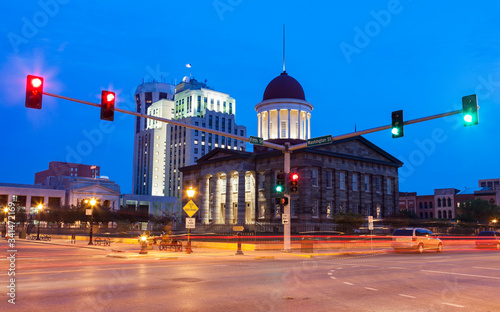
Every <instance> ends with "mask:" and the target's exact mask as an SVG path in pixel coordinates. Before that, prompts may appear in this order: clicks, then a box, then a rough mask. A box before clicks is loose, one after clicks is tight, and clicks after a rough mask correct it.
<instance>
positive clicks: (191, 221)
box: [186, 218, 196, 229]
mask: <svg viewBox="0 0 500 312" xmlns="http://www.w3.org/2000/svg"><path fill="white" fill-rule="evenodd" d="M195 224H196V218H186V229H194V228H195V227H194V226H195Z"/></svg>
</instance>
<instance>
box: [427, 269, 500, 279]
mask: <svg viewBox="0 0 500 312" xmlns="http://www.w3.org/2000/svg"><path fill="white" fill-rule="evenodd" d="M420 271H422V272H428V273H438V274H450V275H460V276H469V277H482V278H489V279H496V280H500V277H495V276H484V275H475V274H465V273H452V272H441V271H431V270H420Z"/></svg>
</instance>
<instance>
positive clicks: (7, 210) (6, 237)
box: [3, 207, 9, 239]
mask: <svg viewBox="0 0 500 312" xmlns="http://www.w3.org/2000/svg"><path fill="white" fill-rule="evenodd" d="M3 212H4V213H5V218H4V221H5V239H8V238H9V235H8V234H7V233H9V227H8V225H7V224H8V223H9V222H8V221H7V220H8V217H7V213H8V212H9V207H5V208H4V209H3Z"/></svg>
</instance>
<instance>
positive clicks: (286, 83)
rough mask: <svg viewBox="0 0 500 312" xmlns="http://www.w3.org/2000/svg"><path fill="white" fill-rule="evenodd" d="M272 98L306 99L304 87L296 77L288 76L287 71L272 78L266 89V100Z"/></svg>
mask: <svg viewBox="0 0 500 312" xmlns="http://www.w3.org/2000/svg"><path fill="white" fill-rule="evenodd" d="M270 99H298V100H304V101H305V100H306V96H305V95H304V89H302V86H301V85H300V83H299V82H298V81H297V80H295V78H293V77H291V76H288V74H287V73H286V72H282V73H281V75H279V76H278V77H276V78H274V79H273V80H271V82H270V83H269V84H268V85H267V87H266V90H265V91H264V98H263V99H262V100H263V101H265V100H270Z"/></svg>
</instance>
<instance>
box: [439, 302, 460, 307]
mask: <svg viewBox="0 0 500 312" xmlns="http://www.w3.org/2000/svg"><path fill="white" fill-rule="evenodd" d="M442 304H446V305H449V306H452V307H457V308H465V306H463V305H459V304H453V303H447V302H442Z"/></svg>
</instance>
